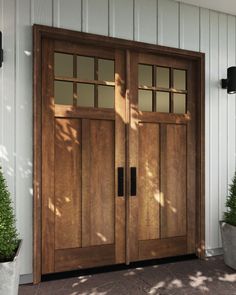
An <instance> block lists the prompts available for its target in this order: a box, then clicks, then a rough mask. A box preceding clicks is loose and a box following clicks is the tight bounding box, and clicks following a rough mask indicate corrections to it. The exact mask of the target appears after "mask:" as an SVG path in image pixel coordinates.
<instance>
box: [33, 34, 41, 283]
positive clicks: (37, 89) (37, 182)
mask: <svg viewBox="0 0 236 295" xmlns="http://www.w3.org/2000/svg"><path fill="white" fill-rule="evenodd" d="M33 39H34V42H33V43H34V52H35V54H34V61H33V68H34V70H33V72H34V76H33V84H34V87H33V96H34V100H33V111H34V129H33V132H34V141H33V143H34V151H33V155H34V162H33V163H34V170H33V172H34V175H33V188H34V202H33V229H34V230H33V283H34V284H37V283H39V282H40V281H41V273H42V259H41V256H42V180H41V177H42V170H41V168H42V167H41V165H42V143H41V138H42V125H41V120H42V95H41V93H42V88H41V87H42V74H41V71H42V69H41V63H42V60H41V58H42V56H41V37H40V33H39V32H38V31H37V30H35V28H34V31H33Z"/></svg>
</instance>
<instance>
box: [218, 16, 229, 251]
mask: <svg viewBox="0 0 236 295" xmlns="http://www.w3.org/2000/svg"><path fill="white" fill-rule="evenodd" d="M227 49H228V48H227V15H225V14H220V15H219V80H220V79H221V78H223V77H226V76H227V74H226V72H227V63H228V62H227V53H228V52H227ZM219 98H220V99H219V182H218V183H219V216H218V218H219V220H221V219H222V213H223V211H224V200H225V196H226V194H227V181H228V179H227V169H228V167H227V164H228V147H227V135H228V124H227V120H228V118H227V117H228V116H227V112H228V104H227V102H228V98H227V91H226V90H225V89H222V88H221V87H219ZM219 246H221V238H220V230H219Z"/></svg>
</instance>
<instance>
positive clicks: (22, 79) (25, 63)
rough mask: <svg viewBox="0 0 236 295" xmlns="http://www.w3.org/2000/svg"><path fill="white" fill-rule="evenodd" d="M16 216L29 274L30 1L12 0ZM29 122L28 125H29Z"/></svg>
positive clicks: (23, 265) (23, 271) (23, 270)
mask: <svg viewBox="0 0 236 295" xmlns="http://www.w3.org/2000/svg"><path fill="white" fill-rule="evenodd" d="M16 8H17V15H16V22H17V26H16V118H15V120H16V126H17V127H16V131H17V132H16V168H17V169H16V180H15V186H16V219H17V227H18V229H19V232H20V236H21V238H23V240H24V243H23V246H22V263H21V274H29V273H32V234H33V228H32V227H33V225H32V206H33V204H32V198H33V189H32V168H33V165H32V146H33V138H32V117H33V114H32V27H31V15H30V0H16ZM29 122H30V124H29Z"/></svg>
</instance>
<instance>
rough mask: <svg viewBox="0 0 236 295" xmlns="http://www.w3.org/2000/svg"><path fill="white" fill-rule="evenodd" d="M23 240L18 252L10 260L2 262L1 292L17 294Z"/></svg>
mask: <svg viewBox="0 0 236 295" xmlns="http://www.w3.org/2000/svg"><path fill="white" fill-rule="evenodd" d="M21 244H22V241H20V244H19V247H18V250H17V253H16V255H15V257H14V259H13V261H10V262H1V263H0V294H1V295H17V294H18V287H19V277H20V267H19V255H20V249H21Z"/></svg>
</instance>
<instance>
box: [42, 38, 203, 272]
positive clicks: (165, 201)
mask: <svg viewBox="0 0 236 295" xmlns="http://www.w3.org/2000/svg"><path fill="white" fill-rule="evenodd" d="M196 81H197V68H196V65H195V62H194V61H191V60H190V59H183V58H181V57H177V58H176V57H175V58H174V57H171V56H170V55H161V54H155V55H154V54H144V53H138V52H132V51H126V50H125V49H122V50H121V49H111V48H109V49H107V48H105V47H104V48H103V47H99V46H89V45H83V44H76V43H70V42H65V41H58V40H52V39H46V38H45V39H43V42H42V274H48V273H53V272H60V271H66V270H72V269H80V268H88V267H95V266H103V265H110V264H117V263H129V262H131V261H137V260H145V259H153V258H160V257H167V256H176V255H181V254H188V253H195V252H196V207H195V203H196V194H197V187H196V179H197V175H196V170H197V164H196V159H197V130H196V112H197V105H196V104H197V93H198V92H197V91H196V86H197V83H196ZM125 86H126V88H127V89H126V94H127V95H125ZM118 171H119V172H121V174H119V175H118ZM122 173H123V175H122ZM118 182H119V183H118ZM119 195H121V196H119Z"/></svg>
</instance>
